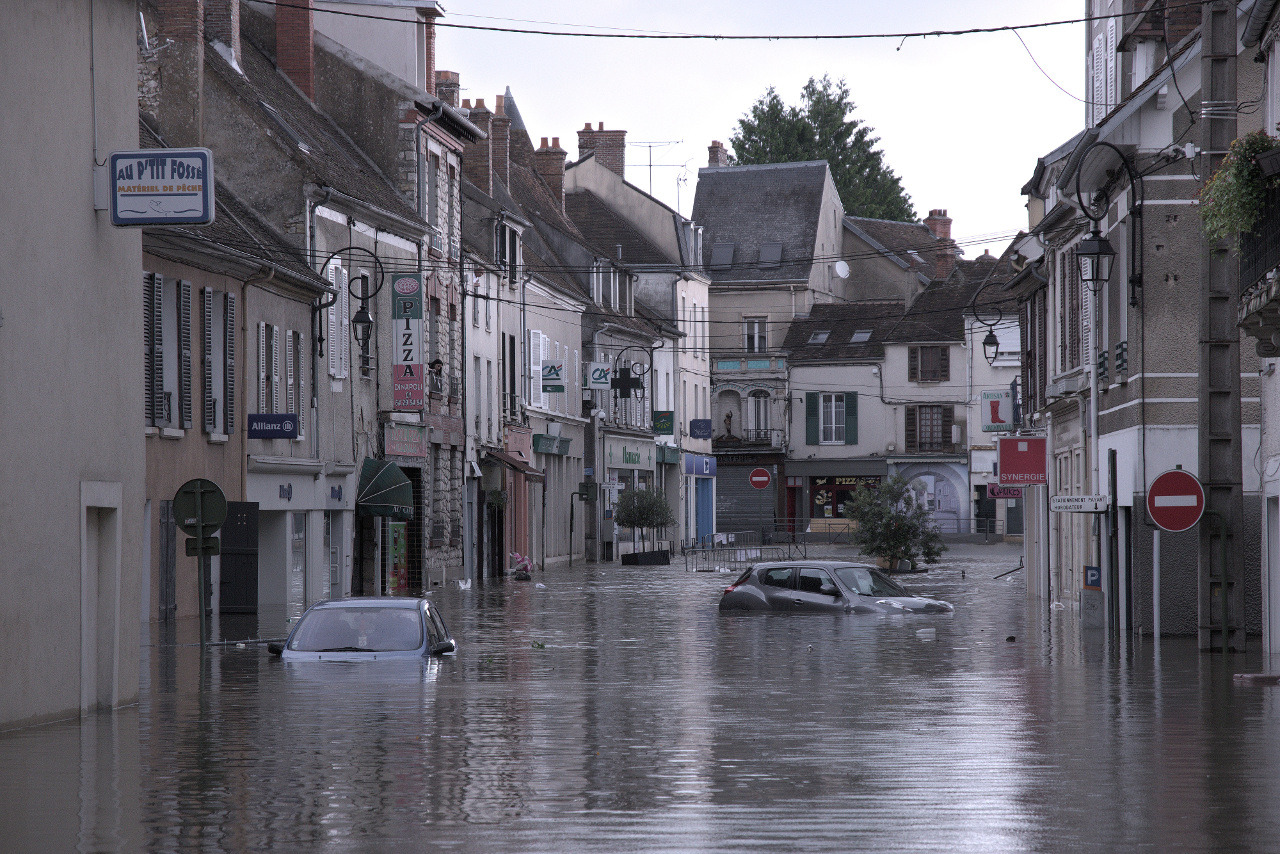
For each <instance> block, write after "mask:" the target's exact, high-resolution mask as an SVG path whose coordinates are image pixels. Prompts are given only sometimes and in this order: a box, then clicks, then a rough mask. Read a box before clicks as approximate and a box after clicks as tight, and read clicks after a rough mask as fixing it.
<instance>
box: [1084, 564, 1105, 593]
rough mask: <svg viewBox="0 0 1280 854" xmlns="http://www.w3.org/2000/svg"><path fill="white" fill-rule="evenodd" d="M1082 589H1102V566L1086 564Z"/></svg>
mask: <svg viewBox="0 0 1280 854" xmlns="http://www.w3.org/2000/svg"><path fill="white" fill-rule="evenodd" d="M1084 589H1085V590H1102V568H1101V567H1097V566H1086V567H1085V568H1084Z"/></svg>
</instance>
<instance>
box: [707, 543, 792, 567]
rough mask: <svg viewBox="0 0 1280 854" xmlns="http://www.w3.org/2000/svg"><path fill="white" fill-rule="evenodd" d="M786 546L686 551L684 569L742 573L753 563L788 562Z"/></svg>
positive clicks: (722, 547)
mask: <svg viewBox="0 0 1280 854" xmlns="http://www.w3.org/2000/svg"><path fill="white" fill-rule="evenodd" d="M787 552H788V549H787V548H786V547H784V546H753V545H743V546H713V547H711V548H705V549H685V551H684V568H685V570H686V571H688V572H732V573H741V572H744V571H745V570H746V568H747V567H748V566H751V564H753V563H760V562H762V561H769V560H787V559H788V557H789V555H788V554H787Z"/></svg>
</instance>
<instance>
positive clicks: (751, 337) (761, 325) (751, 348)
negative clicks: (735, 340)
mask: <svg viewBox="0 0 1280 854" xmlns="http://www.w3.org/2000/svg"><path fill="white" fill-rule="evenodd" d="M742 325H743V333H742V335H743V349H745V350H746V351H747V352H748V353H763V352H765V347H766V345H767V343H768V342H767V340H766V335H765V328H766V326H767V325H768V324H767V319H766V318H763V317H744V318H742Z"/></svg>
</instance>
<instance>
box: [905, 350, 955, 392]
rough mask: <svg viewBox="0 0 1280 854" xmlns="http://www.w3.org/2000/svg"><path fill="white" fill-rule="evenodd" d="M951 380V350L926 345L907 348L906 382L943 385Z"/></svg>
mask: <svg viewBox="0 0 1280 854" xmlns="http://www.w3.org/2000/svg"><path fill="white" fill-rule="evenodd" d="M950 379H951V348H950V347H948V346H946V345H928V346H924V345H921V346H916V347H908V348H907V381H908V382H913V383H916V382H919V383H944V382H948V381H949V380H950Z"/></svg>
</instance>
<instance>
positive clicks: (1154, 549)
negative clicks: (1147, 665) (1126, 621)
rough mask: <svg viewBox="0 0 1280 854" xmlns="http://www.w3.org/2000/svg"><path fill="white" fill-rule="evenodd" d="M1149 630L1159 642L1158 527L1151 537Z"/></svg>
mask: <svg viewBox="0 0 1280 854" xmlns="http://www.w3.org/2000/svg"><path fill="white" fill-rule="evenodd" d="M1151 608H1152V617H1151V630H1152V632H1153V633H1154V634H1155V638H1156V643H1159V642H1160V528H1159V526H1157V527H1156V530H1155V534H1154V535H1153V536H1152V538H1151Z"/></svg>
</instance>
